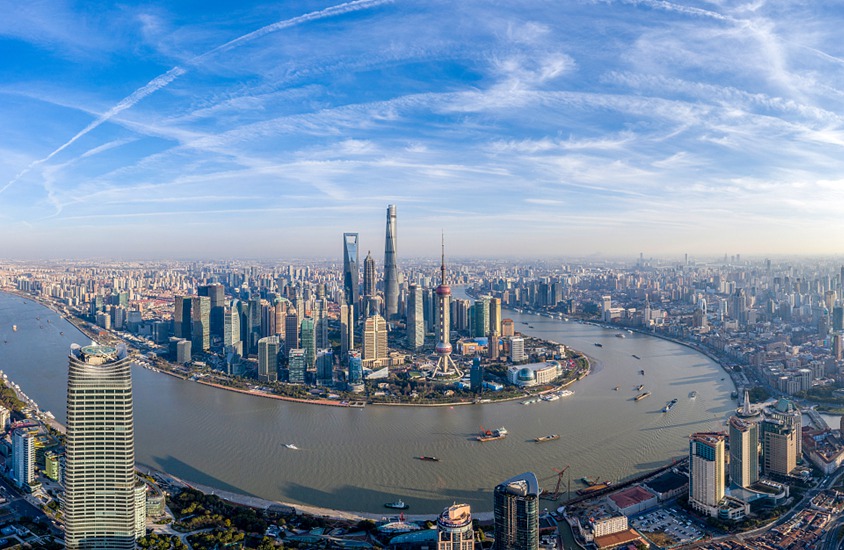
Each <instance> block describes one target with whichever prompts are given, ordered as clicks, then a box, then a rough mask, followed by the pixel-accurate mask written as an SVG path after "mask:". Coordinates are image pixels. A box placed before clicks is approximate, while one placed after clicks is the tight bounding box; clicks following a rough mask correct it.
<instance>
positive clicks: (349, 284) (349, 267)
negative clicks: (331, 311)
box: [343, 233, 360, 306]
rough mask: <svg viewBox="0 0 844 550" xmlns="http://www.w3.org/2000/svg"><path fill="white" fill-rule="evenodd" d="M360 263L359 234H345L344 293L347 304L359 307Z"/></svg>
mask: <svg viewBox="0 0 844 550" xmlns="http://www.w3.org/2000/svg"><path fill="white" fill-rule="evenodd" d="M359 262H360V256H359V255H358V234H357V233H343V292H344V293H345V299H346V303H347V304H350V305H354V306H357V305H358V300H360V293H359V291H358V284H359V281H360V273H359V271H358V264H359Z"/></svg>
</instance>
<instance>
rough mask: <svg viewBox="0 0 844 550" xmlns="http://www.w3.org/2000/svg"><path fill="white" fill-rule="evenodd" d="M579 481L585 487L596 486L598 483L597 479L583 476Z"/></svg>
mask: <svg viewBox="0 0 844 550" xmlns="http://www.w3.org/2000/svg"><path fill="white" fill-rule="evenodd" d="M580 481H582V482H583V483H585V484H586V485H588V486H590V487H591V486H593V485H596V484H597V483H598V480H597V479H592V478H591V477H587V476H583V477H582V478H580Z"/></svg>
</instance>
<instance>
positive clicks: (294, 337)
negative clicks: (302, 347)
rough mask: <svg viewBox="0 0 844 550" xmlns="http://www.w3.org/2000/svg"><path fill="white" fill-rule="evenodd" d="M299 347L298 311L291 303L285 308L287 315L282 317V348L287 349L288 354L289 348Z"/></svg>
mask: <svg viewBox="0 0 844 550" xmlns="http://www.w3.org/2000/svg"><path fill="white" fill-rule="evenodd" d="M298 347H299V313H298V312H297V311H296V308H295V307H293V304H291V305H290V307H289V308H288V310H287V316H286V317H285V318H284V349H286V350H287V353H288V355H289V354H290V350H292V349H296V348H298Z"/></svg>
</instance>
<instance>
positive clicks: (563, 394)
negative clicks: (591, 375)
mask: <svg viewBox="0 0 844 550" xmlns="http://www.w3.org/2000/svg"><path fill="white" fill-rule="evenodd" d="M558 395H559V396H560V397H568V396H570V395H574V390H563V391H561V392H560V393H559V394H558Z"/></svg>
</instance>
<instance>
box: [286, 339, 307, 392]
mask: <svg viewBox="0 0 844 550" xmlns="http://www.w3.org/2000/svg"><path fill="white" fill-rule="evenodd" d="M307 370H308V369H307V367H306V366H305V350H303V349H301V348H296V349H291V350H290V357H289V359H288V363H287V381H288V382H290V383H291V384H304V383H305V372H306V371H307Z"/></svg>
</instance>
